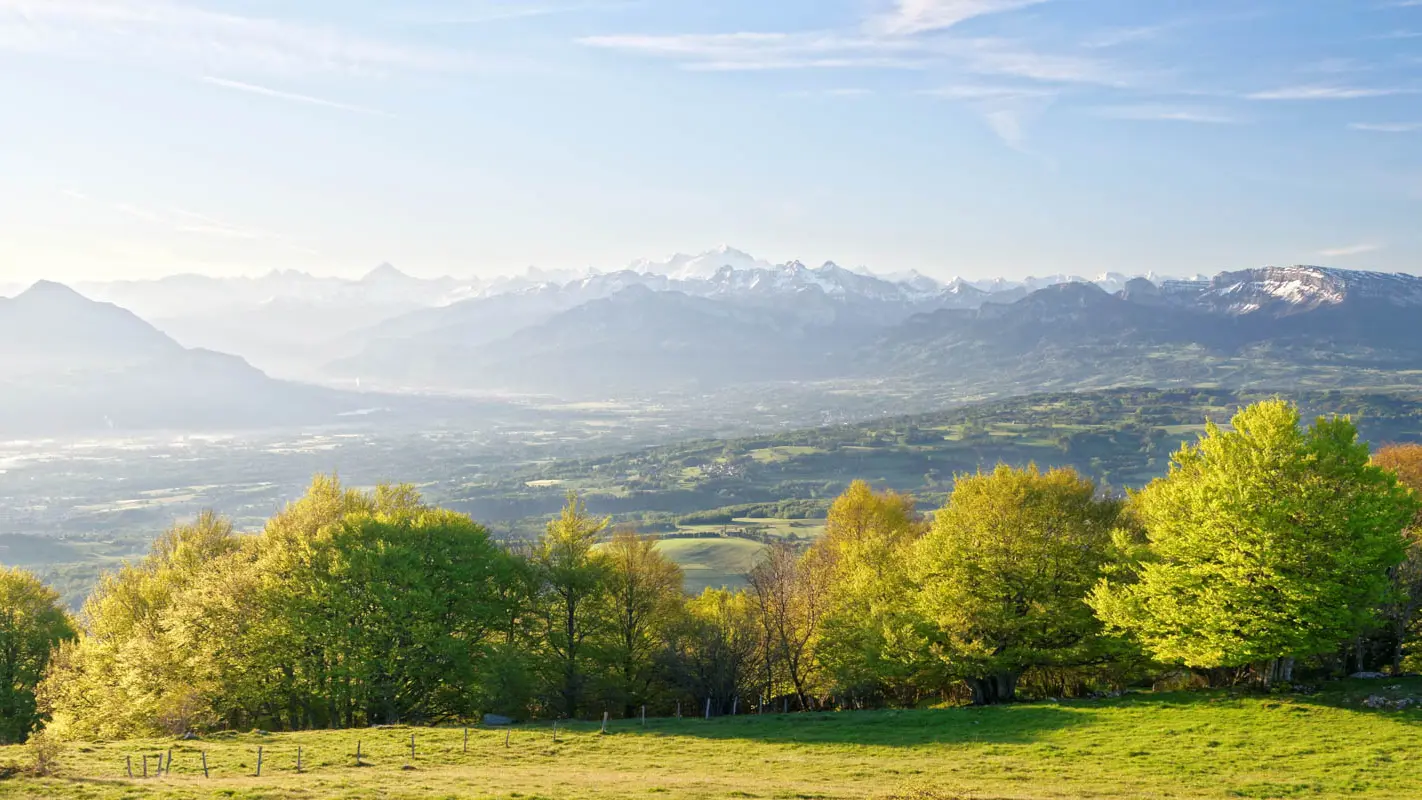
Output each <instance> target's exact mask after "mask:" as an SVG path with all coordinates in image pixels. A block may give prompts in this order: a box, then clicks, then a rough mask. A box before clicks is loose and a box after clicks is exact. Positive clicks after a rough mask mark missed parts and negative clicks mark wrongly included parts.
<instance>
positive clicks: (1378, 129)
mask: <svg viewBox="0 0 1422 800" xmlns="http://www.w3.org/2000/svg"><path fill="white" fill-rule="evenodd" d="M1348 127H1349V128H1352V129H1353V130H1355V131H1371V132H1373V133H1418V132H1422V122H1354V123H1352V124H1350V125H1349V126H1348Z"/></svg>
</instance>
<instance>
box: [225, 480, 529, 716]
mask: <svg viewBox="0 0 1422 800" xmlns="http://www.w3.org/2000/svg"><path fill="white" fill-rule="evenodd" d="M257 551H258V553H257V556H256V558H255V560H254V562H253V565H252V566H253V569H255V571H256V573H257V577H258V586H259V588H258V590H257V592H258V604H257V606H258V617H257V618H256V619H252V620H250V621H249V625H248V631H249V632H248V634H247V635H245V636H244V637H243V642H242V643H243V645H244V647H245V648H246V650H247V652H248V653H250V654H251V656H250V657H249V662H250V663H249V668H251V667H257V668H259V669H260V670H261V671H262V672H265V673H266V675H267V676H268V680H267V681H265V683H266V684H267V685H269V686H271V687H273V688H274V689H275V690H276V691H275V693H270V692H268V691H262V692H261V693H260V694H257V695H255V696H247V695H246V692H240V693H238V695H239V697H242V699H243V700H244V702H243V703H242V704H241V705H242V706H243V711H244V713H245V714H248V715H259V716H260V717H263V718H269V719H272V720H273V721H274V722H280V723H281V725H282V726H284V727H288V728H325V727H350V726H354V725H369V724H381V723H396V722H415V723H426V724H428V723H438V722H441V721H445V720H450V719H457V718H468V717H469V716H471V715H472V714H474V713H475V712H476V711H477V710H478V709H477V708H476V707H475V705H474V702H475V700H476V698H477V696H478V687H479V686H480V683H481V679H482V677H483V668H484V667H485V661H486V657H487V655H488V650H489V647H490V644H491V639H494V638H496V637H497V635H498V633H499V631H500V630H501V629H502V625H503V620H504V616H505V610H504V608H503V606H502V604H501V601H500V593H499V588H498V587H499V585H500V584H501V583H504V582H505V581H508V580H509V573H510V571H511V570H510V567H509V564H508V560H509V559H508V556H507V555H506V554H505V553H504V552H503V551H502V550H500V549H499V548H497V547H496V546H495V545H494V544H493V543H492V541H491V540H490V538H489V534H488V531H487V530H485V529H484V528H483V527H482V526H479V525H477V524H476V523H474V522H473V521H472V520H470V519H469V517H467V516H464V515H461V514H457V513H454V512H452V511H444V510H440V509H434V508H430V507H428V506H426V505H424V503H423V501H422V500H421V498H420V496H419V494H418V493H416V492H415V491H414V489H413V488H411V487H409V486H381V487H377V488H376V489H375V491H373V492H368V493H367V492H358V491H353V490H349V489H345V488H343V487H342V486H341V485H340V483H339V481H337V480H336V479H335V478H326V477H320V478H317V480H316V481H315V482H313V484H312V487H311V489H310V490H309V492H308V494H307V496H306V497H304V498H302V499H301V500H300V501H297V502H296V503H293V504H292V505H291V506H288V507H287V509H285V510H284V511H283V512H282V513H281V514H279V515H278V516H277V517H275V518H274V519H272V520H271V521H270V522H269V523H268V525H267V529H266V530H265V531H264V532H263V534H262V536H261V537H260V539H259V540H258V545H257ZM253 688H256V687H253ZM234 699H235V698H234Z"/></svg>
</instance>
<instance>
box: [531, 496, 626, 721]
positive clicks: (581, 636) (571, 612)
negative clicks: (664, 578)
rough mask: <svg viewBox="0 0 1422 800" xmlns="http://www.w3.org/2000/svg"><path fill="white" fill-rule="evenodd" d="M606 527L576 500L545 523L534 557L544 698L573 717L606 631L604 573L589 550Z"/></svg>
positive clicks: (602, 561) (600, 562)
mask: <svg viewBox="0 0 1422 800" xmlns="http://www.w3.org/2000/svg"><path fill="white" fill-rule="evenodd" d="M607 526H608V521H607V520H605V519H595V518H593V517H592V516H589V515H588V513H587V506H585V505H584V504H583V502H582V501H581V500H579V499H578V498H577V496H575V495H571V494H570V495H568V500H567V505H566V506H565V507H564V508H563V513H562V515H561V516H560V517H558V518H557V519H555V520H553V521H552V522H549V523H548V528H547V530H546V531H545V532H544V534H543V539H542V541H540V542H539V543H538V547H537V549H536V551H535V554H534V566H535V568H536V569H537V571H538V577H539V581H540V585H539V589H538V597H537V601H536V602H537V608H536V610H535V612H534V613H535V614H536V619H537V625H538V628H537V637H538V641H539V642H541V643H542V645H543V646H544V647H545V648H546V650H545V656H544V658H542V659H541V662H542V666H543V673H544V675H543V680H544V683H545V686H546V696H547V698H548V702H549V704H550V705H551V706H552V707H555V708H557V709H559V710H560V711H561V713H563V714H565V715H567V716H568V717H577V715H578V713H579V712H580V711H581V710H582V708H583V705H584V703H585V701H586V699H587V696H588V684H589V682H590V675H591V673H593V672H595V670H596V664H597V663H598V661H599V660H600V659H602V658H605V657H606V653H605V652H603V651H600V650H599V647H598V645H599V644H601V643H603V641H604V640H605V636H606V634H607V631H608V629H609V625H608V622H609V621H608V618H607V614H606V608H605V606H604V605H603V604H602V602H601V601H602V600H603V599H604V594H603V588H604V587H603V582H604V581H605V580H606V578H607V575H608V571H609V567H608V564H607V561H606V560H605V559H603V558H601V557H600V556H599V554H598V553H597V551H596V550H595V549H594V547H595V546H596V544H597V542H598V538H599V537H600V536H601V535H602V532H603V531H604V530H606V529H607Z"/></svg>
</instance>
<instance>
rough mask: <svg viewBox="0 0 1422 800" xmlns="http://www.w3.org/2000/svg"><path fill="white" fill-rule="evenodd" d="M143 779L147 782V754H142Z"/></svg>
mask: <svg viewBox="0 0 1422 800" xmlns="http://www.w3.org/2000/svg"><path fill="white" fill-rule="evenodd" d="M143 778H144V780H147V779H148V754H147V753H144V754H143Z"/></svg>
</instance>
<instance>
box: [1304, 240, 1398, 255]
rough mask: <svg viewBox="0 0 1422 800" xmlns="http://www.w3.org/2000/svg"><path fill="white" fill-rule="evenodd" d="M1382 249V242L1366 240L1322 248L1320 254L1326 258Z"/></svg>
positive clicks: (1361, 253)
mask: <svg viewBox="0 0 1422 800" xmlns="http://www.w3.org/2000/svg"><path fill="white" fill-rule="evenodd" d="M1381 249H1383V246H1382V245H1380V244H1375V243H1371V242H1365V243H1361V244H1353V245H1348V246H1346V247H1332V248H1329V249H1327V250H1320V251H1318V254H1319V255H1321V256H1323V257H1325V258H1343V257H1345V256H1360V255H1363V254H1364V253H1375V252H1377V251H1378V250H1381Z"/></svg>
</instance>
